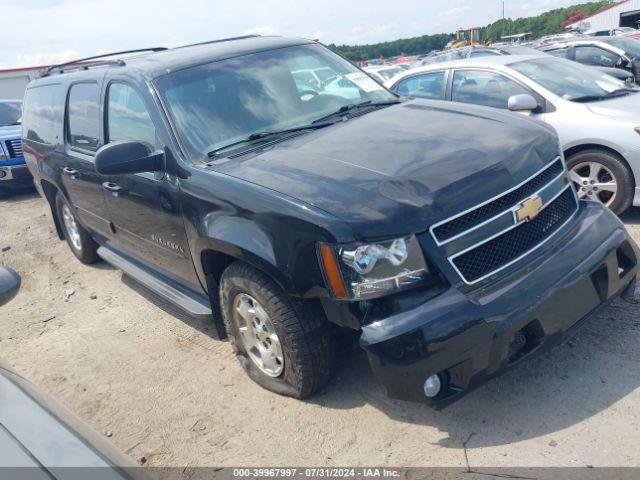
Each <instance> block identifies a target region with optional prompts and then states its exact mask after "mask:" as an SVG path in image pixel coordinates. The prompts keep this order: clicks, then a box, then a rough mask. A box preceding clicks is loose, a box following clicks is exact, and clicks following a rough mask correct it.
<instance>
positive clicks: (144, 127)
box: [107, 83, 156, 148]
mask: <svg viewBox="0 0 640 480" xmlns="http://www.w3.org/2000/svg"><path fill="white" fill-rule="evenodd" d="M107 125H108V136H109V141H110V142H113V141H116V140H131V141H137V142H143V143H146V144H147V145H149V146H150V147H151V148H153V147H154V146H155V143H156V130H155V127H154V126H153V122H152V121H151V117H149V112H147V108H146V107H145V105H144V102H143V101H142V98H140V95H138V93H137V92H136V91H135V90H134V89H133V88H132V87H130V86H129V85H125V84H123V83H114V84H112V85H111V86H110V87H109V100H108V103H107Z"/></svg>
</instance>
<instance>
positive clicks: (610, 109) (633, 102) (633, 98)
mask: <svg viewBox="0 0 640 480" xmlns="http://www.w3.org/2000/svg"><path fill="white" fill-rule="evenodd" d="M585 105H586V107H587V108H588V109H589V110H591V111H592V112H593V113H596V114H598V115H603V116H605V117H615V118H618V119H620V120H638V121H639V122H640V91H638V92H637V93H631V94H629V95H624V96H621V97H615V98H611V99H609V100H599V101H597V102H589V103H586V104H585ZM639 125H640V123H639Z"/></svg>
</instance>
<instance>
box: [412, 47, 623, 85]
mask: <svg viewBox="0 0 640 480" xmlns="http://www.w3.org/2000/svg"><path fill="white" fill-rule="evenodd" d="M500 55H535V56H548V55H549V54H548V53H546V52H543V51H540V50H536V49H535V48H533V47H529V46H525V45H514V44H511V45H489V46H486V47H484V46H482V47H475V46H474V47H462V48H456V49H455V50H453V51H450V52H442V53H441V54H439V55H433V56H430V57H427V58H426V59H424V60H423V61H422V65H431V64H433V63H442V62H445V61H447V62H448V61H452V60H460V59H465V58H481V57H495V56H500ZM593 68H596V69H598V70H599V71H601V72H602V73H606V74H608V75H611V76H612V77H615V78H617V79H618V80H622V81H623V82H628V83H630V84H633V83H635V77H634V75H633V73H631V72H628V71H626V70H622V69H618V68H608V67H601V66H593Z"/></svg>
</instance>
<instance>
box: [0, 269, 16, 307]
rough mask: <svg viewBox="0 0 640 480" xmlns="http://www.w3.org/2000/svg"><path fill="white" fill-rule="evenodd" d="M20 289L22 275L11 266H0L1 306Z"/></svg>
mask: <svg viewBox="0 0 640 480" xmlns="http://www.w3.org/2000/svg"><path fill="white" fill-rule="evenodd" d="M18 290H20V275H18V274H17V273H16V272H14V271H13V270H11V269H10V268H9V267H2V266H0V306H2V305H4V304H5V303H7V302H9V300H11V299H12V298H13V297H15V296H16V294H17V293H18Z"/></svg>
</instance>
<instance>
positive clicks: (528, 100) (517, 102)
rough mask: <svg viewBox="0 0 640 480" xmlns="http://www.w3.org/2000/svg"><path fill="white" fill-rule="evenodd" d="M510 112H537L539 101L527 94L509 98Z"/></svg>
mask: <svg viewBox="0 0 640 480" xmlns="http://www.w3.org/2000/svg"><path fill="white" fill-rule="evenodd" d="M508 107H509V110H511V111H512V112H524V111H531V110H535V109H536V108H538V107H539V105H538V101H537V100H536V99H535V98H533V97H532V96H531V95H529V94H527V93H523V94H521V95H513V96H511V97H509V103H508Z"/></svg>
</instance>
